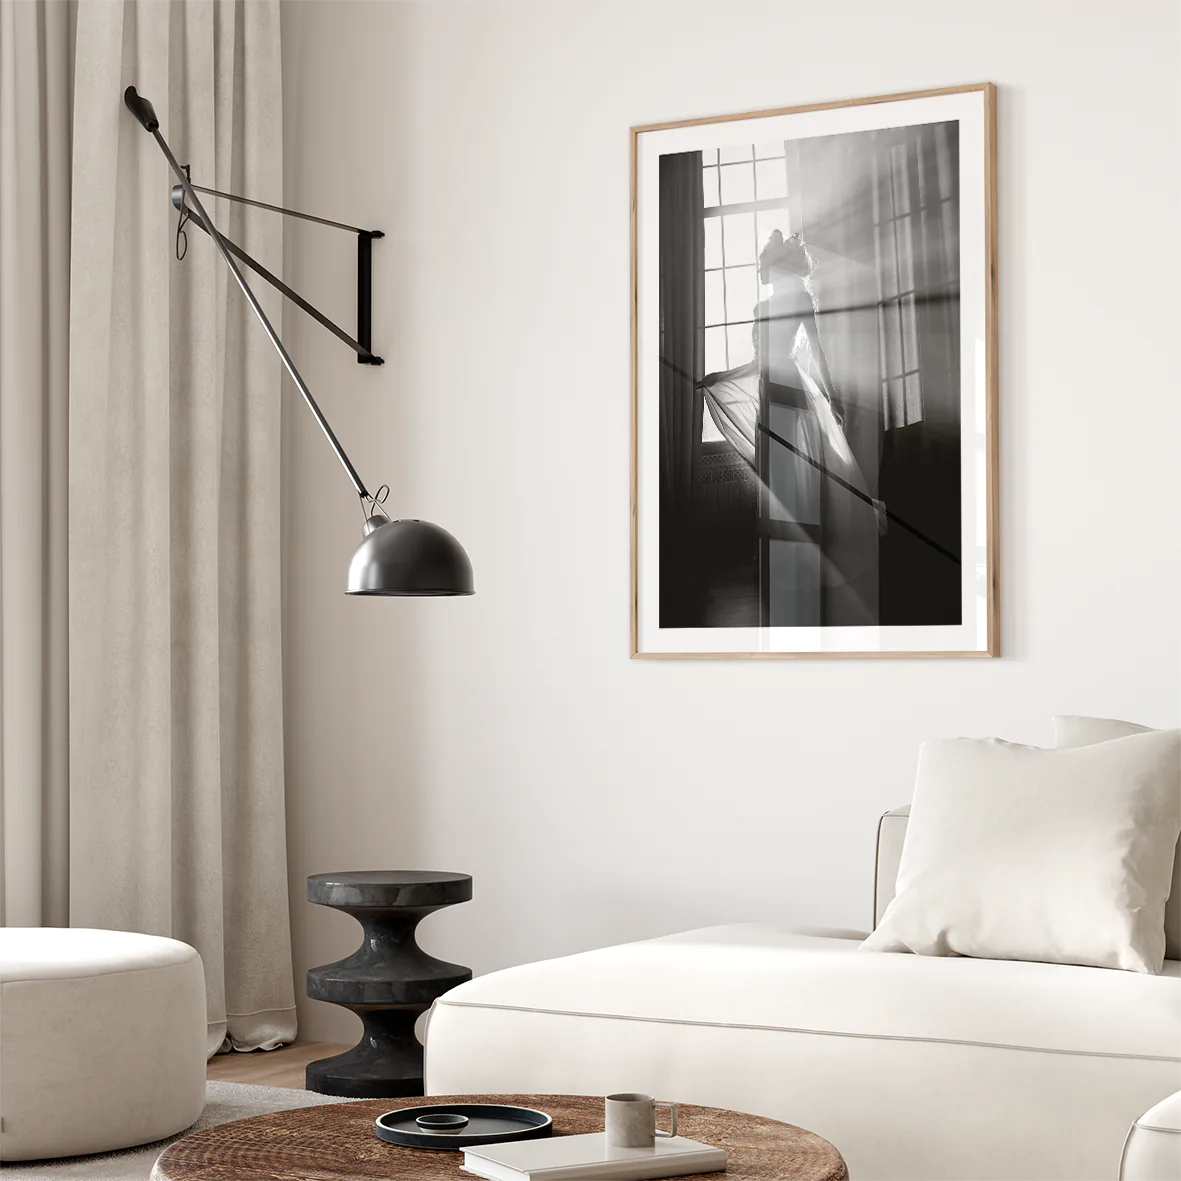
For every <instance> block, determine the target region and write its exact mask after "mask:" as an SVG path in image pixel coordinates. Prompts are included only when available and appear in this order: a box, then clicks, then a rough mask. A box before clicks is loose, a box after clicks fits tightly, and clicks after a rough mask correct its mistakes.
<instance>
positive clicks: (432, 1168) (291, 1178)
mask: <svg viewBox="0 0 1181 1181" xmlns="http://www.w3.org/2000/svg"><path fill="white" fill-rule="evenodd" d="M423 1103H512V1104H517V1105H519V1106H522V1107H535V1108H538V1109H540V1110H541V1111H545V1112H548V1113H549V1114H550V1116H552V1117H553V1121H554V1135H555V1136H572V1135H578V1134H580V1133H584V1132H601V1131H602V1130H603V1100H602V1099H599V1098H593V1097H586V1096H578V1095H448V1096H439V1095H433V1096H431V1097H430V1098H429V1099H422V1098H407V1099H366V1100H362V1101H359V1102H354V1103H332V1104H328V1105H325V1106H322V1107H300V1108H296V1109H294V1110H292V1111H276V1112H274V1113H272V1114H270V1115H256V1116H252V1117H251V1118H249V1119H240V1120H234V1121H233V1122H232V1123H227V1124H219V1125H218V1126H217V1127H215V1128H209V1129H207V1130H206V1131H204V1132H194V1133H193V1135H191V1136H185V1137H184V1138H183V1139H181V1140H178V1141H176V1143H174V1144H172V1145H170V1146H169V1147H168V1148H166V1149H165V1150H164V1152H163V1153H162V1154H161V1155H160V1158H159V1160H157V1162H156V1166H155V1168H154V1169H153V1170H152V1177H151V1181H370V1179H372V1181H391V1179H393V1178H397V1179H399V1181H402V1179H405V1181H464V1179H465V1178H470V1177H471V1174H469V1173H462V1172H460V1168H459V1166H460V1165H461V1164H462V1163H463V1153H462V1152H431V1151H425V1150H421V1149H415V1148H403V1147H401V1146H400V1145H396V1144H387V1143H386V1142H385V1141H383V1140H379V1139H378V1138H377V1136H376V1135H375V1134H374V1130H373V1128H374V1121H375V1120H376V1119H377V1117H378V1116H379V1115H381V1114H382V1113H383V1112H386V1111H394V1110H397V1109H398V1108H402V1107H417V1106H419V1105H421V1104H423ZM679 1133H680V1134H681V1135H682V1136H687V1137H689V1139H691V1140H699V1141H702V1142H703V1143H706V1144H713V1145H717V1146H718V1147H720V1148H724V1149H726V1151H727V1152H728V1153H729V1154H730V1164H729V1168H728V1169H727V1171H726V1172H725V1173H699V1174H697V1181H848V1177H849V1173H848V1170H847V1169H846V1167H845V1162H844V1160H843V1159H842V1157H841V1154H840V1153H839V1152H838V1151H837V1150H836V1149H835V1148H834V1147H833V1146H832V1145H831V1144H829V1142H828V1141H827V1140H824V1139H822V1138H821V1137H820V1136H817V1135H815V1134H814V1133H813V1132H807V1131H805V1130H804V1129H803V1128H797V1127H795V1126H794V1125H792V1124H784V1123H780V1122H779V1121H778V1120H773V1119H764V1118H762V1117H761V1116H757V1115H744V1114H743V1113H741V1112H737V1111H722V1110H720V1109H718V1108H716V1107H695V1106H691V1105H689V1104H683V1105H681V1107H680V1128H679Z"/></svg>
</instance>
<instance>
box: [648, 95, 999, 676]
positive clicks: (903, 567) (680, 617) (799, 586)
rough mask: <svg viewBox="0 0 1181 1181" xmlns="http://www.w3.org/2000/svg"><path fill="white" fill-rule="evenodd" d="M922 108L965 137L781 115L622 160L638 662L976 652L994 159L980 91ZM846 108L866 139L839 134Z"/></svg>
mask: <svg viewBox="0 0 1181 1181" xmlns="http://www.w3.org/2000/svg"><path fill="white" fill-rule="evenodd" d="M938 97H939V98H940V99H943V100H944V102H943V103H941V104H937V105H942V106H946V104H947V100H948V99H952V100H961V102H962V100H963V99H965V98H968V99H969V102H971V100H975V104H976V106H977V107H978V108H979V114H980V118H979V119H978V120H977V121H976V125H975V126H971V123H972V121H971V120H969V119H965V118H964V117H963V115H962V114H961V115H959V117H946V118H940V117H937V116H938V113H939V112H938V111H937V110H932V111H930V112H926V111H922V110H916V108H921V107H922V106H923V105H924V100H923V99H918V100H911V101H909V102H906V103H905V104H899V105H905V106H906V108H907V109H908V113H913V115H914V116H915V117H914V118H913V119H912V120H907V121H899V122H896V121H895V119H896V116H892V115H891V114H890V113H889V111H888V108H890V107H891V106H893V105H894V104H891V103H888V102H884V103H877V104H873V105H870V106H854V107H844V108H841V109H838V110H834V111H809V112H806V113H805V114H804V115H803V116H802V118H803V119H806V120H807V125H806V126H805V127H802V128H796V127H792V126H791V123H792V115H791V114H790V113H788V114H785V115H779V116H769V117H764V118H753V119H748V120H735V121H733V122H729V123H725V124H721V125H717V124H707V125H706V126H704V127H702V128H700V129H697V130H698V134H697V135H696V136H690V137H689V138H691V139H693V138H695V139H697V140H698V141H699V143H696V144H692V145H691V146H687V147H686V148H685V149H683V150H675V149H677V148H680V147H681V143H680V142H679V141H681V140H683V139H685V137H686V131H687V130H688V128H686V127H684V126H680V127H676V128H674V129H672V130H674V131H676V132H677V133H678V134H676V135H674V136H668V139H669V142H668V145H667V146H668V148H669V149H671V150H659V147H660V146H661V145H659V143H658V142H657V143H654V144H653V145H652V150H651V151H649V152H647V153H645V156H646V158H645V159H644V160H642V161H641V163H642V164H643V170H642V172H641V173H640V176H639V181H640V185H639V188H640V192H639V198H640V202H641V210H640V215H639V219H638V230H639V234H640V235H642V237H643V242H642V247H643V249H642V250H641V251H640V252H639V253H638V257H637V277H638V281H639V284H640V286H641V288H642V290H641V293H640V294H641V296H642V298H640V299H639V300H638V322H639V323H638V327H639V337H640V340H641V341H642V353H641V355H640V356H639V357H638V358H637V361H638V364H637V379H638V381H637V400H638V407H637V409H638V415H637V418H638V426H639V432H640V436H641V441H640V442H638V443H637V455H636V462H637V467H638V468H639V469H640V474H641V478H640V481H639V486H638V497H639V501H640V505H639V508H640V513H639V514H638V518H639V527H640V529H641V531H642V532H643V534H644V536H643V537H642V542H643V544H641V545H640V546H639V547H637V555H636V566H637V570H636V577H637V581H638V583H639V585H638V588H637V589H638V595H637V606H638V616H639V618H638V619H637V621H636V624H637V628H636V630H637V632H642V633H645V635H644V639H646V640H649V641H655V643H654V644H653V645H652V646H651V647H650V648H648V649H647V652H649V653H651V654H663V653H664V652H665V651H667V652H668V653H669V654H680V653H694V652H696V651H698V650H700V651H702V652H703V653H705V654H711V653H717V654H726V653H731V652H732V653H734V654H743V653H744V652H745V651H746V650H748V649H750V650H753V651H759V650H766V651H769V652H782V653H785V654H793V653H795V652H797V651H800V652H806V653H815V654H824V653H825V652H827V651H830V650H831V651H833V652H835V653H839V654H847V653H848V652H850V651H852V652H856V651H859V650H861V649H865V650H866V651H868V652H872V653H875V654H876V653H878V652H902V651H905V652H911V651H914V652H920V653H926V652H936V651H942V650H948V651H953V652H954V651H960V650H964V651H968V652H973V653H974V652H975V651H979V650H983V651H985V652H987V649H988V647H989V643H988V630H989V610H988V607H989V603H988V599H989V597H990V587H991V580H990V577H989V573H990V572H989V570H988V569H987V566H988V561H987V559H988V552H987V551H988V545H987V542H988V537H987V534H988V532H989V529H988V524H989V523H988V522H987V520H986V521H985V529H984V536H983V537H980V538H977V532H978V530H977V525H978V520H979V518H980V516H981V513H983V514H984V515H985V517H987V508H988V504H987V494H986V487H985V486H986V485H987V483H988V476H989V474H990V473H989V471H988V468H989V466H990V463H991V461H992V459H993V456H992V455H991V454H988V452H990V451H991V450H992V449H991V447H990V446H989V445H988V443H989V440H988V437H987V431H985V430H984V429H983V426H984V423H983V419H984V418H985V417H987V416H986V415H984V414H982V413H978V412H977V411H978V410H979V411H984V410H986V409H987V407H986V402H987V400H988V388H989V382H990V378H991V375H990V374H987V373H986V374H983V375H981V374H980V373H979V372H978V371H979V368H980V366H979V364H978V354H980V359H982V360H983V361H984V363H985V366H987V363H988V358H989V356H990V349H989V347H988V341H987V340H985V339H981V337H986V336H987V329H988V328H989V327H990V326H989V325H987V324H986V322H985V321H986V319H987V317H985V316H983V315H982V313H983V312H984V311H985V308H986V307H987V305H988V302H989V299H988V293H987V292H986V291H985V290H984V289H983V287H984V285H986V284H987V282H988V275H989V272H988V271H987V270H986V268H985V266H984V262H985V255H986V254H987V253H988V250H989V242H988V239H989V237H990V234H989V233H988V232H986V227H985V225H984V224H983V222H984V213H985V210H986V208H987V202H986V200H985V197H986V194H985V193H984V191H983V190H984V183H983V182H984V173H985V171H986V170H985V169H984V164H985V160H984V151H983V149H984V146H985V139H989V141H990V142H991V140H990V137H986V136H984V135H982V134H981V133H982V131H983V130H984V128H983V116H984V114H985V104H983V103H981V101H980V100H981V98H982V97H984V96H983V95H982V94H981V93H980V92H977V93H976V94H972V95H970V96H968V95H963V94H958V95H955V96H947V95H943V96H938ZM928 101H930V102H936V100H934V99H932V100H928ZM851 110H854V111H856V112H857V113H858V114H860V113H862V112H866V111H868V112H870V113H871V114H872V115H876V119H872V120H871V121H873V122H876V123H879V124H881V125H880V126H872V127H867V128H864V129H857V130H852V129H851V130H838V129H837V127H838V126H839V124H840V123H842V122H849V114H850V111H851ZM953 110H954V103H953V108H952V109H951V110H948V111H947V114H949V115H950V114H952V113H953ZM826 115H827V116H831V117H832V118H831V119H830V121H831V122H832V123H833V124H834V128H833V130H832V132H831V133H827V134H825V133H821V131H822V129H823V126H824V120H823V116H826ZM968 127H971V133H969V131H968ZM667 130H668V129H659V130H658V131H657V132H656V133H655V134H654V135H653V139H654V140H658V138H659V135H660V133H661V131H667ZM638 138H640V139H641V140H642V139H643V133H642V130H641V134H640V136H639V137H638ZM965 140H967V141H969V142H967V143H966V142H965ZM965 148H968V149H969V150H970V151H971V152H972V157H971V159H970V161H965V159H964V157H965ZM965 163H967V165H968V166H967V167H963V165H964V164H965ZM969 187H971V190H972V191H971V194H970V196H971V200H969V201H968V202H967V205H968V208H967V209H965V201H964V197H965V195H966V194H967V190H968V188H969ZM966 214H967V215H968V217H969V218H975V219H976V220H977V221H978V222H979V224H977V225H972V224H971V222H970V221H969V222H967V223H966V222H965V215H966ZM965 229H966V230H967V232H965ZM965 239H966V240H965ZM649 260H650V261H651V263H652V264H654V265H648V264H649ZM965 308H966V310H967V313H968V315H967V318H966V323H965V315H964V313H965ZM992 331H995V329H994V328H993V329H992ZM652 362H654V364H652ZM981 377H982V380H980V388H976V384H977V381H978V379H980V378H981ZM965 386H967V387H969V388H965ZM649 426H654V427H655V430H652V431H649V430H646V429H645V428H647V427H649ZM976 434H979V435H980V438H979V439H976V438H973V436H974V435H976ZM977 444H979V445H977ZM977 469H978V470H977ZM977 540H979V541H980V543H981V545H980V546H978V545H977V544H976V542H977ZM981 598H982V599H983V601H982V602H978V600H980V599H981ZM981 607H982V608H983V611H981ZM981 623H983V626H982V627H981V626H980V625H981ZM967 633H972V634H971V636H970V637H968V638H967V640H966V639H965V637H966V635H967ZM752 637H753V640H752ZM633 638H634V640H636V641H638V639H639V636H635V637H633ZM968 641H970V642H968ZM666 646H667V647H666ZM637 647H638V644H637ZM638 654H647V653H646V652H645V650H644V649H643V648H640V649H639V651H638Z"/></svg>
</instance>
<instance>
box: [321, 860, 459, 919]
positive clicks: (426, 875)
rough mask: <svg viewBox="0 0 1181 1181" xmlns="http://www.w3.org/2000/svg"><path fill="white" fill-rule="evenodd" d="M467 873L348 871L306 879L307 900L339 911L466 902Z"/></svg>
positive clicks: (409, 870) (433, 905)
mask: <svg viewBox="0 0 1181 1181" xmlns="http://www.w3.org/2000/svg"><path fill="white" fill-rule="evenodd" d="M471 897H472V878H471V874H467V873H437V872H434V871H432V870H425V869H424V870H417V869H372V870H365V869H361V870H349V871H347V872H345V873H315V874H312V876H311V877H309V878H308V901H309V902H315V903H318V904H319V905H320V906H338V907H340V908H342V909H346V910H347V909H349V908H357V909H361V908H365V907H374V908H382V907H402V906H405V907H420V906H421V907H436V908H437V907H442V906H452V905H454V904H455V903H457V902H470V901H471Z"/></svg>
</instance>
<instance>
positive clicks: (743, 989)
mask: <svg viewBox="0 0 1181 1181" xmlns="http://www.w3.org/2000/svg"><path fill="white" fill-rule="evenodd" d="M858 946H859V943H858V941H857V940H855V939H837V938H828V937H822V936H815V935H801V934H795V933H792V932H787V931H783V930H779V929H777V928H774V927H769V926H762V925H757V924H742V925H736V926H725V927H711V928H706V929H703V930H698V931H688V932H685V933H684V934H680V935H670V936H667V937H664V938H660V939H649V940H645V941H643V942H639V943H628V944H623V945H621V946H618V947H608V948H603V949H601V950H597V951H589V952H583V953H581V954H578V955H572V956H566V957H564V958H561V959H554V960H546V961H543V962H541V963H535V964H526V965H523V966H521V967H516V968H509V969H506V970H504V971H500V972H495V973H492V974H491V975H488V976H480V977H477V978H476V979H474V980H472V981H470V982H469V983H467V984H462V985H460V986H459V987H458V988H455V989H452V991H451V992H449V993H447V994H446V996H444V997H443V998H442V999H441V1000H440V1001H439V1002H438V1003H439V1004H440V1005H443V1006H475V1007H482V1008H504V1009H518V1010H526V1011H532V1012H549V1013H558V1014H569V1015H577V1016H586V1017H604V1018H615V1019H629V1020H635V1021H654V1022H675V1023H682V1024H687V1025H714V1026H723V1027H735V1028H749V1029H769V1030H783V1031H791V1032H807V1033H823V1034H831V1035H835V1036H846V1037H862V1038H887V1039H893V1040H913V1041H928V1042H929V1041H934V1042H955V1043H962V1044H965V1045H980V1046H996V1047H1000V1048H1017V1049H1026V1050H1046V1051H1051V1052H1058V1053H1074V1054H1095V1055H1115V1056H1125V1057H1131V1058H1147V1059H1157V1060H1161V1061H1166V1062H1181V964H1179V963H1178V962H1177V961H1175V960H1173V961H1166V963H1165V968H1164V972H1163V973H1162V974H1161V975H1160V976H1151V975H1145V974H1141V973H1132V972H1119V971H1112V970H1109V969H1103V968H1088V967H1075V966H1072V965H1064V964H1042V963H1017V962H1009V961H1001V960H981V959H969V958H964V957H954V956H949V957H938V958H935V957H930V956H915V955H858V954H855V953H856V951H857V948H858Z"/></svg>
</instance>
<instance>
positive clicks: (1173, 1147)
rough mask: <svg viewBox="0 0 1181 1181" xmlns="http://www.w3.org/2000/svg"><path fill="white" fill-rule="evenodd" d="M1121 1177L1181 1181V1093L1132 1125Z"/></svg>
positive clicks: (1128, 1180)
mask: <svg viewBox="0 0 1181 1181" xmlns="http://www.w3.org/2000/svg"><path fill="white" fill-rule="evenodd" d="M1119 1175H1120V1181H1181V1091H1178V1092H1177V1093H1176V1094H1174V1095H1170V1096H1169V1097H1168V1098H1167V1099H1162V1100H1161V1101H1160V1102H1159V1103H1158V1104H1156V1106H1155V1107H1150V1108H1149V1109H1148V1110H1147V1111H1146V1112H1145V1113H1144V1114H1143V1115H1142V1116H1141V1117H1140V1118H1139V1119H1138V1120H1137V1121H1136V1122H1135V1123H1134V1124H1133V1125H1132V1130H1131V1131H1130V1132H1129V1133H1128V1139H1127V1142H1126V1143H1125V1144H1124V1155H1123V1159H1122V1160H1121V1161H1120V1168H1119Z"/></svg>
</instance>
